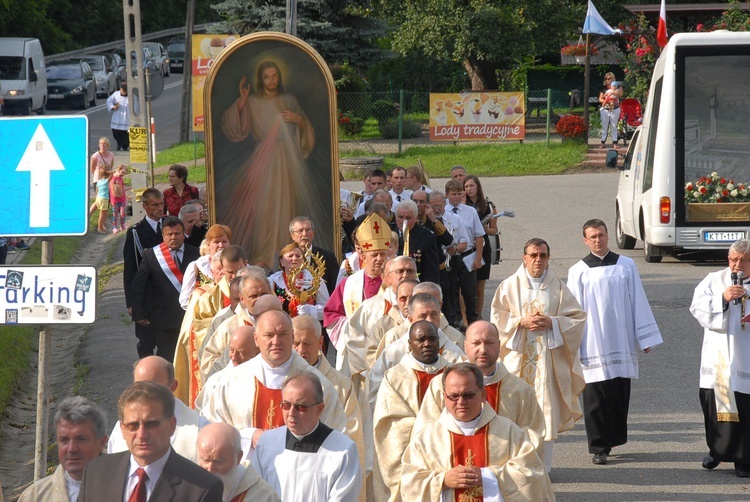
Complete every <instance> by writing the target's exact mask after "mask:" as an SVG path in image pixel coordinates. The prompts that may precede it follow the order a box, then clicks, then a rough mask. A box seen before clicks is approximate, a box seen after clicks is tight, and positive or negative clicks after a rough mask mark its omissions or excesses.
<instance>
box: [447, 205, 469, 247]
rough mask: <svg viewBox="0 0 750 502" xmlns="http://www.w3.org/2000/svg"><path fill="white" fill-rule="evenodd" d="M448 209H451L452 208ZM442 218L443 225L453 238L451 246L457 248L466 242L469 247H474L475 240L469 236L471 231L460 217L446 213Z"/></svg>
mask: <svg viewBox="0 0 750 502" xmlns="http://www.w3.org/2000/svg"><path fill="white" fill-rule="evenodd" d="M448 207H449V208H450V206H448ZM440 218H442V220H443V225H445V228H446V229H447V230H448V233H449V234H451V235H452V236H453V242H451V245H453V246H457V245H459V244H461V243H462V242H465V243H466V244H467V246H474V239H472V238H471V237H470V236H469V231H468V230H467V229H466V225H464V221H463V220H462V219H461V217H460V216H458V215H457V214H453V213H450V212H448V211H446V212H445V213H444V214H443V216H441V217H440Z"/></svg>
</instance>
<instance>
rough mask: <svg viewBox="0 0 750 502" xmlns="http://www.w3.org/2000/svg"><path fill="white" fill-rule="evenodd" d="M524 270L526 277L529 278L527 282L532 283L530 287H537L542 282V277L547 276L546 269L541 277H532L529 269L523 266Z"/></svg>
mask: <svg viewBox="0 0 750 502" xmlns="http://www.w3.org/2000/svg"><path fill="white" fill-rule="evenodd" d="M523 270H524V272H526V277H527V278H528V279H529V282H530V283H531V285H532V289H539V288H540V287H541V286H542V283H543V282H544V278H545V277H547V271H546V270H545V271H544V273H543V274H542V276H541V277H532V276H531V274H530V273H529V270H528V269H527V268H526V267H524V269H523Z"/></svg>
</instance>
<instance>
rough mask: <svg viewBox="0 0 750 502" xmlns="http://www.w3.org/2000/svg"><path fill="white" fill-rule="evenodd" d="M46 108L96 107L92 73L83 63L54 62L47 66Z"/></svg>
mask: <svg viewBox="0 0 750 502" xmlns="http://www.w3.org/2000/svg"><path fill="white" fill-rule="evenodd" d="M47 99H48V103H47V106H50V107H51V106H66V105H74V106H79V107H80V108H81V109H82V110H85V109H86V108H88V106H89V105H91V106H95V105H96V81H95V79H94V72H93V71H92V70H91V67H90V66H89V65H88V63H86V62H85V61H72V60H70V61H55V62H53V63H49V64H48V65H47Z"/></svg>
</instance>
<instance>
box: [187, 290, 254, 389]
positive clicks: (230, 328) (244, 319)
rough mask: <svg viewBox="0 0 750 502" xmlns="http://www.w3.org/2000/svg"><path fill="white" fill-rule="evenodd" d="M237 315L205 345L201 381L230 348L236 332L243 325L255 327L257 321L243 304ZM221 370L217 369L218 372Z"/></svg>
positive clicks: (220, 326) (202, 355) (238, 307)
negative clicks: (230, 340)
mask: <svg viewBox="0 0 750 502" xmlns="http://www.w3.org/2000/svg"><path fill="white" fill-rule="evenodd" d="M234 312H235V314H234V315H233V316H232V317H230V318H229V319H227V320H226V321H224V322H223V323H221V324H220V325H219V327H218V328H216V331H214V334H213V335H212V336H211V338H210V339H206V340H205V343H204V344H203V353H202V354H201V359H200V372H201V379H202V380H203V381H205V380H206V379H207V378H208V375H209V374H210V373H211V369H212V367H213V366H214V363H215V362H216V361H217V360H218V359H219V358H221V356H222V355H223V354H224V351H225V350H226V349H227V348H228V347H229V339H230V338H232V333H233V332H234V330H235V329H236V328H238V327H240V326H242V325H243V324H244V325H245V326H254V325H255V319H253V316H251V315H250V313H249V312H248V311H247V309H246V308H245V307H244V305H242V304H241V303H240V304H238V305H237V308H236V309H235V310H234ZM220 369H221V368H216V369H215V370H214V371H218V370H220Z"/></svg>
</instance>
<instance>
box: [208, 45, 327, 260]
mask: <svg viewBox="0 0 750 502" xmlns="http://www.w3.org/2000/svg"><path fill="white" fill-rule="evenodd" d="M258 42H277V43H279V49H282V48H284V49H286V48H289V47H291V48H293V49H295V50H298V51H300V53H301V55H305V56H307V57H309V58H310V60H312V62H313V63H314V66H315V67H316V68H317V69H318V70H319V71H320V74H321V75H320V76H321V77H322V79H323V82H324V85H325V87H324V89H320V90H321V91H325V92H326V93H327V100H328V107H327V108H328V109H327V115H328V117H327V122H328V134H329V137H330V145H329V147H330V159H329V162H330V169H329V173H330V178H331V179H330V182H331V183H330V186H331V201H330V210H331V214H330V217H331V218H330V223H331V239H325V238H321V237H320V234H319V232H318V228H319V227H320V225H321V223H322V222H317V221H316V222H315V223H316V224H317V225H318V226H317V227H316V237H315V242H314V243H315V245H317V246H320V247H322V248H326V249H330V250H331V251H333V252H334V253H336V257H337V258H338V259H339V261H340V260H341V214H340V204H341V203H340V195H339V193H340V191H339V188H340V185H339V167H338V166H339V149H338V124H337V103H336V89H335V86H334V80H333V76H332V75H331V71H330V70H329V68H328V65H327V64H326V62H325V61H324V60H323V58H322V57H321V56H320V54H318V52H317V51H315V49H314V48H313V47H311V46H310V45H309V44H307V43H305V42H304V41H302V40H300V39H299V38H297V37H293V36H291V35H287V34H285V33H279V32H262V33H253V34H251V35H246V36H244V37H241V38H238V39H237V40H235V41H234V42H232V43H231V44H230V45H228V46H227V47H226V48H225V49H224V50H223V51H222V52H221V53H220V54H219V55H218V56H217V57H216V59H215V60H214V61H213V63H212V65H211V68H210V70H209V72H208V75H207V76H206V81H205V88H204V90H203V100H204V110H205V145H206V187H207V191H208V203H209V208H210V210H209V221H210V223H211V224H215V223H222V221H221V219H220V215H218V214H217V212H218V211H217V210H216V208H217V207H218V206H217V194H216V173H217V166H216V165H215V153H216V152H215V148H216V141H215V138H214V134H221V132H220V130H219V128H218V124H215V123H214V109H213V106H212V102H213V100H214V90H215V86H216V84H217V77H218V76H219V73H220V71H221V69H222V66H223V64H224V63H226V62H227V61H228V60H230V59H231V58H232V57H233V56H234V55H235V53H237V52H238V51H240V50H242V49H244V48H245V47H246V46H248V45H250V44H255V43H258ZM259 54H260V53H259ZM286 64H287V65H289V64H290V61H287V62H286ZM288 82H289V81H288V80H287V82H286V83H285V85H286V86H287V87H289V84H288ZM316 92H317V90H316ZM317 118H319V119H320V118H321V117H317ZM317 148H319V146H318V145H316V146H315V149H317ZM321 167H322V166H321ZM273 209H274V208H273V204H268V207H267V211H273ZM233 230H234V229H233ZM234 240H235V239H234V238H233V241H234ZM287 243H288V241H287V242H285V243H283V244H280V245H279V246H278V248H277V249H280V248H281V247H282V246H283V245H285V244H287ZM246 251H247V250H246ZM269 265H271V264H269Z"/></svg>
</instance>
